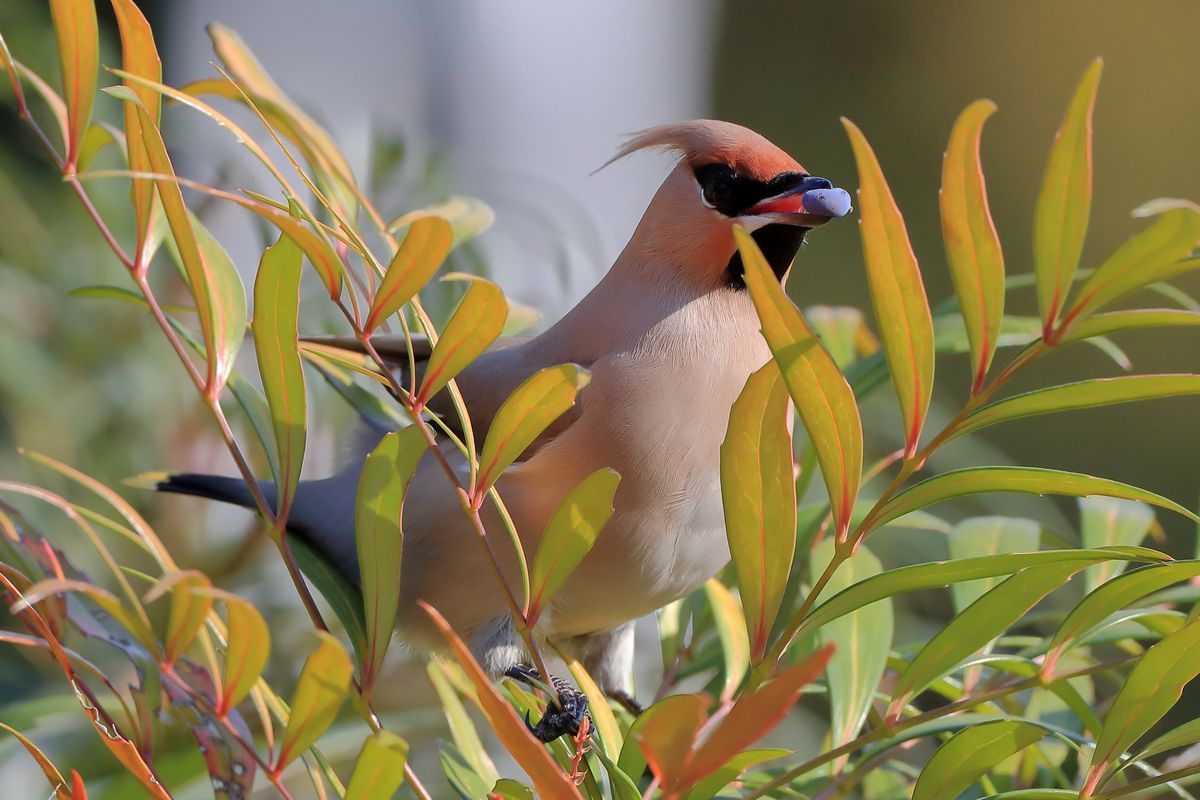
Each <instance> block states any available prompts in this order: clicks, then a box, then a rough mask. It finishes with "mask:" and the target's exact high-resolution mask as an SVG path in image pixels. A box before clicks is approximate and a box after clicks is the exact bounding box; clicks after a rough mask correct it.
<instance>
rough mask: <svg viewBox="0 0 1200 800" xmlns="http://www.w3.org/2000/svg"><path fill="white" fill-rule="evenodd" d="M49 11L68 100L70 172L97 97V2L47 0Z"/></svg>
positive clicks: (68, 169)
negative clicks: (48, 1) (56, 38)
mask: <svg viewBox="0 0 1200 800" xmlns="http://www.w3.org/2000/svg"><path fill="white" fill-rule="evenodd" d="M50 14H51V16H52V17H53V19H54V31H55V33H56V34H57V35H58V63H59V66H60V67H61V68H62V79H63V99H64V101H65V102H66V104H67V124H68V135H67V159H66V172H67V173H68V174H73V173H74V172H75V164H76V163H77V161H78V159H79V145H80V143H81V142H82V141H83V134H84V132H85V131H86V130H87V128H88V123H89V122H90V121H91V118H92V103H93V102H94V100H95V97H96V74H97V72H98V71H99V67H100V34H99V30H98V28H97V25H96V3H95V0H50Z"/></svg>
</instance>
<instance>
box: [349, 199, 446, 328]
mask: <svg viewBox="0 0 1200 800" xmlns="http://www.w3.org/2000/svg"><path fill="white" fill-rule="evenodd" d="M451 236H452V234H451V231H450V224H449V223H448V222H446V220H444V219H442V218H441V217H423V218H422V219H418V220H416V221H415V222H413V224H412V227H410V228H409V229H408V234H407V235H406V236H405V237H404V241H403V242H402V243H401V244H400V247H399V249H398V250H396V255H394V256H393V257H392V261H391V263H390V264H388V268H387V272H386V273H385V274H384V276H383V281H382V282H381V283H380V284H379V290H378V291H377V292H375V300H374V302H373V303H371V312H370V313H369V314H368V315H367V321H366V323H365V325H364V326H363V330H365V331H367V332H368V333H370V332H371V331H373V330H375V328H377V327H378V326H379V323H381V322H383V321H384V320H385V319H387V318H388V317H390V316H391V315H392V314H395V313H396V312H397V311H399V310H400V307H401V306H403V305H404V304H405V303H407V302H408V301H409V300H411V299H413V297H415V296H416V294H417V292H419V291H420V290H421V287H422V286H424V285H425V284H426V282H428V281H429V279H430V278H432V277H433V273H435V272H437V268H438V267H440V266H441V265H442V262H443V261H445V260H446V256H447V255H449V253H450V242H451Z"/></svg>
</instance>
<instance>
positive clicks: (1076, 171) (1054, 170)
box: [1033, 59, 1103, 336]
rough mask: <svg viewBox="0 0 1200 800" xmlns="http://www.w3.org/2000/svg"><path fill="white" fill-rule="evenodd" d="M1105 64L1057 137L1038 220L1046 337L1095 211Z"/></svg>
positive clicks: (1093, 73)
mask: <svg viewBox="0 0 1200 800" xmlns="http://www.w3.org/2000/svg"><path fill="white" fill-rule="evenodd" d="M1102 65H1103V62H1102V61H1101V60H1100V59H1096V60H1095V61H1093V62H1092V64H1091V66H1089V67H1088V68H1087V71H1086V72H1084V74H1083V80H1081V81H1080V83H1079V86H1078V88H1076V89H1075V94H1074V96H1073V97H1072V98H1071V104H1070V105H1069V106H1068V107H1067V113H1066V116H1065V117H1064V118H1063V121H1062V125H1061V126H1059V129H1058V132H1057V133H1056V134H1055V135H1054V144H1053V145H1052V146H1051V148H1050V158H1049V160H1048V161H1047V162H1046V171H1045V173H1043V175H1042V189H1041V192H1039V193H1038V199H1037V210H1036V212H1035V215H1034V219H1033V270H1034V273H1035V275H1036V276H1037V295H1038V307H1039V308H1040V309H1041V312H1042V325H1043V327H1044V329H1045V332H1046V335H1047V336H1048V335H1049V334H1050V332H1051V331H1052V330H1053V329H1054V326H1055V323H1056V322H1057V321H1058V315H1059V312H1060V311H1062V308H1063V305H1064V304H1065V303H1066V299H1067V291H1068V290H1069V289H1070V288H1071V281H1072V280H1073V279H1074V277H1075V270H1076V268H1078V266H1079V257H1080V254H1081V253H1082V252H1083V239H1084V237H1085V236H1086V235H1087V226H1088V217H1089V215H1090V214H1091V210H1092V110H1093V108H1095V105H1096V89H1097V88H1098V87H1099V85H1100V70H1101V67H1102Z"/></svg>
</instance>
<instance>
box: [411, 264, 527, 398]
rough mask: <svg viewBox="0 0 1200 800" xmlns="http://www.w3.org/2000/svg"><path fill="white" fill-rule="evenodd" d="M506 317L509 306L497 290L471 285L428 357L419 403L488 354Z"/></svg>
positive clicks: (492, 286)
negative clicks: (480, 357) (486, 351)
mask: <svg viewBox="0 0 1200 800" xmlns="http://www.w3.org/2000/svg"><path fill="white" fill-rule="evenodd" d="M507 316H508V304H507V303H505V302H504V293H503V292H501V291H500V287H498V286H496V284H494V283H491V282H490V281H485V280H477V281H472V282H471V285H470V286H469V287H467V293H466V294H465V295H463V298H462V300H460V301H459V302H458V305H457V306H455V307H454V312H453V313H452V314H451V315H450V321H449V322H447V323H446V327H445V329H444V330H443V331H442V335H441V338H439V339H438V341H437V344H435V345H434V346H433V352H432V353H431V354H430V355H429V362H428V364H427V366H426V367H425V374H424V377H423V378H422V380H421V390H420V391H419V392H417V401H418V403H425V402H427V401H428V400H429V398H431V397H433V396H434V395H435V394H437V393H438V392H439V391H441V390H442V388H443V387H444V386H445V385H446V384H447V383H449V382H450V381H451V380H452V379H453V378H454V376H455V375H457V374H458V373H459V372H462V370H463V368H464V367H466V366H467V365H468V364H470V363H471V362H472V361H474V360H475V359H476V358H477V357H478V356H479V355H480V354H482V353H483V351H485V350H487V349H488V347H489V346H490V345H491V344H492V342H494V341H495V340H496V337H497V336H499V335H500V331H501V330H502V329H503V328H504V320H505V318H506V317H507Z"/></svg>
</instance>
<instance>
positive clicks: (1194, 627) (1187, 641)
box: [1081, 621, 1200, 797]
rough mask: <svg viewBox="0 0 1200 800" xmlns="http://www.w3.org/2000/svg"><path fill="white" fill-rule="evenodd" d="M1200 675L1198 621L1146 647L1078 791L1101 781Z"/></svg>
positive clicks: (1115, 702)
mask: <svg viewBox="0 0 1200 800" xmlns="http://www.w3.org/2000/svg"><path fill="white" fill-rule="evenodd" d="M1197 675H1200V621H1196V622H1192V623H1190V624H1188V625H1185V626H1184V627H1182V628H1180V629H1179V630H1178V631H1176V632H1175V633H1172V634H1171V635H1169V636H1167V637H1166V638H1164V639H1163V640H1162V641H1161V642H1159V643H1158V644H1156V645H1154V646H1153V647H1151V648H1150V649H1149V650H1147V651H1146V653H1145V655H1143V656H1142V657H1141V658H1140V659H1139V660H1138V662H1137V663H1136V664H1134V666H1133V669H1132V670H1130V672H1129V675H1128V676H1126V678H1125V682H1124V683H1123V684H1122V685H1121V689H1120V690H1119V691H1118V692H1117V696H1116V697H1115V698H1114V699H1113V702H1112V705H1111V706H1110V707H1109V710H1108V715H1107V716H1106V717H1105V719H1104V727H1103V728H1102V729H1101V730H1100V734H1099V735H1098V736H1097V737H1096V752H1095V754H1094V755H1093V756H1092V764H1091V766H1090V767H1089V768H1088V772H1087V778H1086V779H1085V780H1084V783H1083V793H1082V795H1081V796H1085V797H1086V796H1089V795H1090V794H1092V793H1093V792H1094V791H1095V790H1096V789H1097V788H1098V787H1099V786H1102V785H1103V781H1102V780H1101V779H1102V778H1103V777H1104V776H1105V773H1106V772H1107V771H1108V769H1109V767H1110V765H1112V764H1113V762H1114V761H1115V760H1116V759H1117V758H1118V757H1119V756H1120V755H1121V753H1123V752H1125V751H1126V750H1127V749H1129V747H1130V746H1131V745H1132V744H1133V743H1134V742H1136V741H1137V740H1138V739H1139V738H1140V737H1141V736H1142V734H1144V733H1146V731H1148V730H1150V728H1151V727H1153V726H1154V724H1155V723H1156V722H1158V721H1159V720H1160V719H1162V718H1163V716H1164V715H1165V714H1166V713H1167V712H1168V711H1170V710H1171V709H1172V708H1173V707H1174V706H1175V704H1176V703H1177V702H1179V698H1180V697H1181V696H1182V694H1183V687H1184V686H1186V685H1187V684H1188V683H1190V682H1191V681H1192V680H1193V679H1194V678H1195V677H1196V676H1197Z"/></svg>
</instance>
